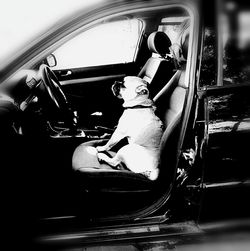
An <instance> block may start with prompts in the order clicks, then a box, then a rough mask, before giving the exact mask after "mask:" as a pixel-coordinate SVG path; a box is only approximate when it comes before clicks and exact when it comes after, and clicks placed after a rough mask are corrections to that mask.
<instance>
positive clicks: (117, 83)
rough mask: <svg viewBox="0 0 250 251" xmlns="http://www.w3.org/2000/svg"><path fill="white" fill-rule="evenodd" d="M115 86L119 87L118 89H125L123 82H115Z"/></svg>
mask: <svg viewBox="0 0 250 251" xmlns="http://www.w3.org/2000/svg"><path fill="white" fill-rule="evenodd" d="M115 84H116V85H117V86H119V87H120V88H121V87H122V88H125V85H124V81H115Z"/></svg>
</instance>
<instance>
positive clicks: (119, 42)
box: [53, 19, 143, 70]
mask: <svg viewBox="0 0 250 251" xmlns="http://www.w3.org/2000/svg"><path fill="white" fill-rule="evenodd" d="M142 27H143V24H142V22H141V21H140V20H138V19H131V20H129V19H128V20H122V21H115V22H110V23H105V24H100V25H98V26H95V27H94V28H91V29H89V30H87V31H85V32H83V33H81V34H79V35H78V36H76V37H75V38H73V39H71V40H70V41H68V42H67V43H65V44H64V45H63V46H61V47H60V48H58V49H57V50H56V51H55V52H54V55H55V57H56V59H57V66H55V67H54V68H53V69H54V70H61V69H72V68H82V67H88V66H101V65H110V64H120V63H128V62H133V61H134V59H135V55H136V49H137V45H138V41H139V39H140V35H141V31H142Z"/></svg>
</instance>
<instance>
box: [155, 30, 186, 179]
mask: <svg viewBox="0 0 250 251" xmlns="http://www.w3.org/2000/svg"><path fill="white" fill-rule="evenodd" d="M178 41H179V43H180V44H179V50H180V52H178V55H181V56H179V58H177V59H176V60H178V62H177V63H178V65H180V68H179V69H178V71H177V72H176V73H175V74H174V75H173V77H172V78H171V79H170V80H169V82H168V83H167V84H166V85H165V86H164V87H163V88H162V90H161V91H160V92H159V93H158V94H157V95H156V96H155V97H154V103H155V105H156V107H157V110H156V114H157V115H158V116H159V118H160V119H161V120H162V122H163V124H164V126H165V131H164V134H163V136H162V139H161V145H160V160H161V162H160V166H159V168H160V172H161V175H160V176H159V177H161V179H164V180H165V182H167V183H169V182H171V179H173V177H174V176H173V175H174V172H175V168H171V167H175V163H176V156H177V153H178V140H179V135H180V125H181V114H182V111H183V108H184V102H185V99H186V96H187V92H188V85H189V84H188V83H186V82H185V76H186V57H187V50H188V41H189V35H188V33H187V32H182V35H181V36H180V38H179V40H178ZM166 166H167V168H166ZM162 173H166V175H164V174H162Z"/></svg>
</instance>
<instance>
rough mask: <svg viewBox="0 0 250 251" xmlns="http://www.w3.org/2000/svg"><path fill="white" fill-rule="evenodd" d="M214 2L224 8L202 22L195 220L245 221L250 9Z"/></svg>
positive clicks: (249, 178)
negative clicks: (202, 129)
mask: <svg viewBox="0 0 250 251" xmlns="http://www.w3.org/2000/svg"><path fill="white" fill-rule="evenodd" d="M220 4H225V5H223V6H224V7H225V8H220V9H219V13H218V19H217V21H218V22H217V23H215V22H213V21H212V22H208V23H207V24H206V27H205V30H204V48H203V60H202V62H203V63H202V68H201V81H200V84H201V85H202V88H201V89H200V92H201V102H202V103H203V105H204V109H205V113H204V114H205V116H204V123H205V125H206V141H207V142H206V143H207V148H206V149H205V148H204V149H203V153H204V154H205V155H206V163H205V169H204V177H203V188H204V197H203V202H202V209H201V213H200V220H201V222H204V221H206V222H207V221H214V220H216V221H218V220H220V221H223V220H228V219H231V220H232V219H233V220H235V219H240V218H244V217H248V218H249V217H250V214H249V212H250V207H249V203H248V202H247V201H248V198H249V194H250V168H249V167H250V163H249V149H250V98H249V97H250V84H249V83H250V82H249V76H250V74H249V65H250V64H249V62H250V57H249V53H248V52H249V42H250V39H249V36H248V35H246V34H247V33H246V32H247V30H246V27H248V29H249V19H248V17H247V16H249V13H250V10H249V9H246V7H245V6H243V5H241V3H240V2H237V3H236V2H233V3H232V4H233V5H226V4H227V1H221V2H220ZM229 7H230V8H229ZM222 10H223V12H222ZM210 21H211V20H210ZM216 24H217V27H216ZM218 24H220V25H218ZM216 29H217V31H218V30H219V31H220V32H216ZM248 33H249V30H248ZM217 34H218V37H216V36H217Z"/></svg>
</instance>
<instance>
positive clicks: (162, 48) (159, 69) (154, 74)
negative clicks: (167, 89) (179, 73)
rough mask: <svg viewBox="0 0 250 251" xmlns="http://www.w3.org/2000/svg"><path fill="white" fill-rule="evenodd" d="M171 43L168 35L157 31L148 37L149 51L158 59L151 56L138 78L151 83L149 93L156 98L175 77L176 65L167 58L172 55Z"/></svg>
mask: <svg viewBox="0 0 250 251" xmlns="http://www.w3.org/2000/svg"><path fill="white" fill-rule="evenodd" d="M170 46H171V41H170V39H169V37H168V36H167V34H166V33H164V32H161V31H156V32H153V33H151V34H150V36H149V37H148V49H149V50H150V51H151V52H152V53H155V54H158V57H153V56H151V57H150V58H149V59H148V60H147V62H146V63H145V65H144V66H143V68H142V69H141V71H140V72H139V74H138V77H140V78H143V79H144V80H145V81H147V82H148V83H149V91H150V94H151V96H152V97H154V96H155V95H156V94H157V93H158V91H159V90H161V88H162V87H163V85H164V83H166V82H167V81H168V80H169V79H170V78H171V76H172V75H173V69H174V63H173V62H172V61H171V60H170V59H168V58H167V54H169V53H170V50H169V47H170Z"/></svg>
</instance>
